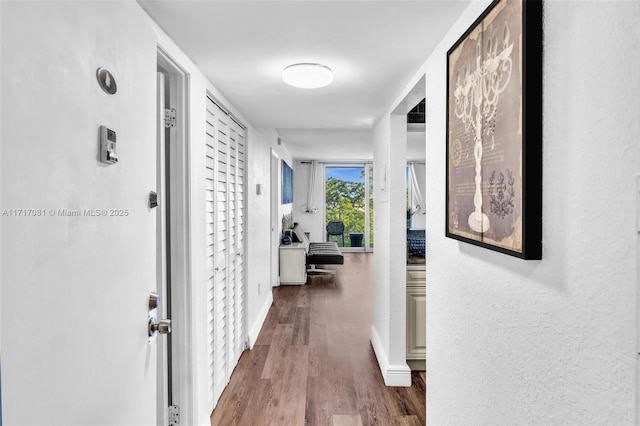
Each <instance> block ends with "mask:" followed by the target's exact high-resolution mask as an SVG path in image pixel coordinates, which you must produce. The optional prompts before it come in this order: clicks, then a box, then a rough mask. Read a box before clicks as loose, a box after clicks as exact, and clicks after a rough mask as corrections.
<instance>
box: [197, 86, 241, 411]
mask: <svg viewBox="0 0 640 426" xmlns="http://www.w3.org/2000/svg"><path fill="white" fill-rule="evenodd" d="M206 144H207V145H206V167H207V172H206V175H207V177H206V188H205V190H206V221H207V248H206V250H207V251H206V255H207V277H208V280H207V291H208V295H209V297H208V319H209V324H208V348H209V401H210V402H211V403H212V405H213V406H215V404H216V402H217V401H218V398H219V397H220V395H221V394H222V391H223V390H224V388H225V386H226V385H227V383H228V382H229V378H230V377H231V373H232V371H233V369H234V367H235V366H236V364H237V363H238V360H239V359H240V355H241V354H242V351H243V350H244V341H245V336H244V335H245V330H244V328H245V326H244V324H245V321H244V320H245V318H244V315H245V311H244V241H243V240H244V173H245V162H244V158H245V137H244V129H242V127H240V126H239V125H237V124H236V123H235V122H234V121H233V120H231V119H230V117H229V116H228V115H227V114H226V113H225V112H224V111H223V110H222V109H220V108H219V107H218V106H217V105H216V104H215V103H214V102H213V101H212V100H211V99H209V98H207V134H206Z"/></svg>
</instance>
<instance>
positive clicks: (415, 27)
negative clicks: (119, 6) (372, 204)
mask: <svg viewBox="0 0 640 426" xmlns="http://www.w3.org/2000/svg"><path fill="white" fill-rule="evenodd" d="M138 2H139V3H140V4H141V6H142V7H143V8H144V9H145V10H146V11H147V13H149V15H150V16H151V17H152V18H153V19H154V20H155V21H156V22H157V23H158V25H159V26H160V27H161V28H162V29H163V30H164V31H165V32H166V33H167V34H168V35H169V36H170V37H171V38H172V39H173V40H174V41H175V42H176V43H177V44H178V45H179V46H180V47H181V48H182V50H183V51H184V52H185V53H186V54H187V55H188V56H189V57H190V58H191V59H192V60H193V62H195V64H196V65H197V66H198V68H199V69H200V70H201V71H202V72H203V73H204V74H205V76H206V77H207V78H208V79H209V80H210V81H211V83H212V84H213V85H214V86H215V87H216V88H217V89H218V90H219V91H220V92H221V93H222V94H223V96H225V98H227V99H228V100H229V101H230V102H231V103H232V104H233V106H234V107H236V108H237V109H238V110H239V111H240V113H241V114H242V115H243V116H244V117H245V118H246V119H247V120H248V121H249V124H250V125H252V126H254V127H271V128H276V129H277V130H278V133H279V134H280V136H281V138H282V139H283V141H284V142H285V144H286V145H287V147H288V148H289V151H290V152H291V153H292V155H293V156H294V157H298V158H303V157H306V158H311V156H310V155H308V153H312V152H316V153H318V152H319V151H320V150H319V149H318V148H319V147H322V151H323V152H325V154H326V152H335V153H336V154H338V155H339V156H340V157H345V155H346V156H347V157H349V158H345V159H354V158H359V159H361V158H370V157H371V154H370V153H371V142H370V140H371V129H372V127H373V125H374V124H375V123H376V122H377V120H378V119H379V118H380V117H381V115H382V114H383V113H384V112H385V111H386V110H387V109H388V108H389V107H391V106H392V105H391V103H392V102H393V101H394V100H395V99H396V98H397V96H398V95H399V94H400V91H401V90H402V89H403V88H404V87H405V86H406V84H407V83H408V82H409V80H410V78H411V77H413V75H414V74H415V73H416V71H417V70H418V68H419V67H420V66H421V65H422V63H423V62H424V61H425V60H426V58H427V57H428V56H429V54H430V53H431V51H432V50H433V48H434V47H435V46H436V45H437V44H438V42H439V41H440V40H441V38H442V37H443V35H444V34H445V32H446V31H447V30H448V28H449V27H450V26H451V24H452V23H453V22H454V21H455V19H457V17H458V16H459V15H460V14H461V13H462V11H463V10H464V8H466V6H467V5H468V3H469V0H448V1H415V0H414V1H398V0H387V1H364V0H357V1H330V0H325V1H306V0H297V1H264V0H263V1H242V0H236V1H202V0H200V1H188V0H162V1H159V0H138ZM297 62H319V63H322V64H324V65H327V66H328V67H330V68H331V69H332V70H333V71H334V82H333V84H331V85H330V86H328V87H325V88H321V89H311V90H310V89H298V88H294V87H291V86H288V85H286V84H285V83H284V82H283V81H282V77H281V74H282V70H283V69H284V68H285V67H286V66H287V65H290V64H292V63H297ZM346 147H349V148H346ZM327 148H328V149H327ZM333 148H336V149H333ZM345 149H347V151H345ZM364 154H368V155H366V156H364ZM315 157H318V156H317V155H316V156H315ZM334 158H335V157H334Z"/></svg>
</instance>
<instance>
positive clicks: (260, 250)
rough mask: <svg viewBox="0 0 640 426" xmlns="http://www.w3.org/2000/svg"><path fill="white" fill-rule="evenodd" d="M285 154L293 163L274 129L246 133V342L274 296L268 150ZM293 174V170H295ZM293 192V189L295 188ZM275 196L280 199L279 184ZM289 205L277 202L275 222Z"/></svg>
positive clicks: (254, 336) (257, 328)
mask: <svg viewBox="0 0 640 426" xmlns="http://www.w3.org/2000/svg"><path fill="white" fill-rule="evenodd" d="M272 149H273V151H274V152H275V153H276V154H277V155H278V156H280V158H281V159H282V158H284V159H285V161H287V163H288V164H290V165H291V166H292V167H293V162H292V160H291V155H290V154H289V152H288V151H287V149H286V146H284V145H278V134H277V133H276V131H275V130H274V129H263V128H254V129H252V130H251V132H250V134H249V149H248V165H249V173H248V174H247V186H246V188H247V193H246V194H245V196H246V197H248V201H247V211H248V212H249V222H248V223H247V227H248V228H247V235H248V240H247V243H246V245H247V260H248V265H247V266H248V269H247V281H248V288H249V294H248V304H249V306H248V322H249V343H250V345H251V346H252V347H253V344H254V343H255V341H256V339H257V338H258V334H259V332H260V329H261V327H262V324H263V322H264V319H265V318H266V316H267V313H268V311H269V307H270V306H271V302H272V301H273V296H272V293H271V282H270V277H271V250H272V249H273V248H272V247H271V233H270V229H271V218H270V215H271V207H270V206H271V199H272V198H271V196H272V194H271V185H270V180H271V177H270V176H271V150H272ZM281 166H282V163H279V165H278V171H277V173H278V179H279V180H278V182H280V184H279V185H281V184H282V182H281V179H280V176H282V170H281ZM294 177H295V172H294ZM258 184H260V185H261V187H262V190H261V195H257V194H256V185H258ZM294 195H295V190H294ZM278 199H279V200H281V199H282V193H281V191H280V187H279V188H278ZM290 208H291V207H290V205H289V206H282V205H280V203H279V204H278V212H279V213H278V224H279V226H280V223H281V220H282V215H284V214H286V213H288V212H289V211H290Z"/></svg>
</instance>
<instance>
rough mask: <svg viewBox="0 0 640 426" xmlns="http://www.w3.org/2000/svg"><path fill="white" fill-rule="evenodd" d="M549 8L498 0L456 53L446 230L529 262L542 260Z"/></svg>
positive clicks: (450, 75) (531, 1)
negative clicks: (545, 37)
mask: <svg viewBox="0 0 640 426" xmlns="http://www.w3.org/2000/svg"><path fill="white" fill-rule="evenodd" d="M542 8H543V4H542V1H540V0H495V1H493V2H492V3H491V4H490V5H489V6H488V7H487V9H486V10H485V11H484V12H483V13H482V14H481V15H480V16H479V17H478V19H477V20H476V21H475V22H474V23H473V24H472V25H471V26H470V27H469V29H468V30H467V31H466V32H465V33H464V34H463V35H462V36H461V37H460V38H459V39H458V41H457V42H456V43H455V44H454V45H453V46H452V47H451V49H449V51H448V52H447V87H446V90H447V118H446V120H447V124H446V128H447V137H446V143H447V146H446V188H445V191H446V192H445V193H446V212H445V215H446V220H445V222H446V225H445V235H446V236H447V237H449V238H453V239H456V240H459V241H462V242H465V243H469V244H473V245H476V246H480V247H484V248H487V249H490V250H494V251H498V252H501V253H504V254H508V255H511V256H515V257H519V258H521V259H541V258H542V46H543V33H542V19H543V15H542ZM478 87H481V90H480V91H478V90H479V89H478Z"/></svg>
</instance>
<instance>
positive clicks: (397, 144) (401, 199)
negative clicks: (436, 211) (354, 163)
mask: <svg viewBox="0 0 640 426" xmlns="http://www.w3.org/2000/svg"><path fill="white" fill-rule="evenodd" d="M373 136H374V152H373V168H374V172H373V173H374V175H373V185H374V233H375V238H376V248H375V252H374V283H373V285H374V300H373V308H374V314H373V316H374V318H373V325H372V327H371V343H372V345H373V348H374V351H375V353H376V357H377V359H378V364H379V365H380V370H381V372H382V375H383V377H384V381H385V383H386V384H387V385H388V386H410V385H411V375H410V370H409V367H408V366H407V363H406V269H405V268H406V240H405V232H404V231H405V224H406V174H405V173H406V172H405V170H406V163H407V143H406V140H407V118H406V115H398V114H391V113H390V112H389V113H387V114H385V115H384V116H383V117H382V118H381V119H380V121H379V122H378V123H377V124H376V126H375V128H374V134H373ZM391 147H393V148H391ZM398 229H399V230H401V231H402V232H396V230H398ZM382 242H385V243H382Z"/></svg>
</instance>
